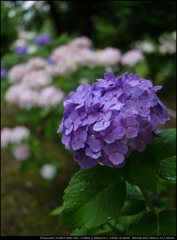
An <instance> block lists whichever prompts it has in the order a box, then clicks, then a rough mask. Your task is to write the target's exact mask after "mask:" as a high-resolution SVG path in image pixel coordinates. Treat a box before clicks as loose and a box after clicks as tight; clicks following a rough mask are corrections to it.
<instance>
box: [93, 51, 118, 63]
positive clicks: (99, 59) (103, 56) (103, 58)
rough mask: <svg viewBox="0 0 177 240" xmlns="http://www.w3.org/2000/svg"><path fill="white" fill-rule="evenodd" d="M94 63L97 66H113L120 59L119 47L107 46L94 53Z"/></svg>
mask: <svg viewBox="0 0 177 240" xmlns="http://www.w3.org/2000/svg"><path fill="white" fill-rule="evenodd" d="M95 55H96V56H95V57H96V64H97V65H99V66H113V65H116V64H117V63H118V62H119V61H120V57H121V52H120V50H119V49H116V48H112V47H107V48H105V49H103V50H100V51H97V52H96V53H95Z"/></svg>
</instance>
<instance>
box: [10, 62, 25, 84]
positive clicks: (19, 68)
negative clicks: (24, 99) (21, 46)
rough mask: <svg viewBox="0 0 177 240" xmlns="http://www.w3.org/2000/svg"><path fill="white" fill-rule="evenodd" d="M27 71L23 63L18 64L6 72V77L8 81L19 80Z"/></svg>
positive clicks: (14, 81)
mask: <svg viewBox="0 0 177 240" xmlns="http://www.w3.org/2000/svg"><path fill="white" fill-rule="evenodd" d="M26 72H27V67H26V65H25V64H23V63H22V64H18V65H15V66H13V67H12V68H11V69H10V70H9V72H8V79H9V82H10V83H16V82H19V81H20V80H21V79H22V78H23V76H24V75H25V74H26Z"/></svg>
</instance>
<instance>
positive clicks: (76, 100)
mask: <svg viewBox="0 0 177 240" xmlns="http://www.w3.org/2000/svg"><path fill="white" fill-rule="evenodd" d="M159 89H161V86H153V84H152V82H151V81H150V80H146V79H143V78H140V77H139V76H138V75H136V74H133V73H130V74H128V73H124V74H122V75H121V76H118V77H115V76H114V74H113V73H112V72H107V73H105V74H104V79H97V82H95V83H93V84H92V85H89V84H87V83H86V84H83V85H81V86H79V87H78V88H77V90H76V91H75V92H70V94H69V95H68V96H67V97H66V98H65V100H64V114H63V119H62V122H61V124H60V126H59V129H58V131H57V132H58V133H59V132H63V136H62V143H63V144H65V147H66V148H67V149H71V150H73V151H74V152H75V160H76V161H77V162H78V164H79V165H80V167H81V168H91V167H93V166H96V165H97V164H98V163H101V164H103V165H107V166H113V167H116V168H122V167H123V166H124V165H125V163H126V159H127V158H128V157H129V156H130V154H131V151H132V150H138V151H139V152H141V151H143V150H144V149H145V148H146V146H147V144H148V143H149V142H150V140H151V139H152V136H153V132H156V127H157V124H158V123H160V124H163V123H165V122H166V121H167V120H169V116H168V113H167V109H166V107H165V106H164V105H163V103H162V102H161V101H160V99H159V98H158V96H157V95H156V91H157V90H159Z"/></svg>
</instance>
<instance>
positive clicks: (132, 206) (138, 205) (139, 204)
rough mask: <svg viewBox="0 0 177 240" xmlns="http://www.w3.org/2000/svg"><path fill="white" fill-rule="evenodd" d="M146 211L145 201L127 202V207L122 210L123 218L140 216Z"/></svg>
mask: <svg viewBox="0 0 177 240" xmlns="http://www.w3.org/2000/svg"><path fill="white" fill-rule="evenodd" d="M145 209H146V204H145V202H144V201H143V200H139V201H134V202H125V205H124V206H123V208H122V209H121V212H120V215H121V216H130V215H134V214H138V213H140V212H142V211H143V210H145Z"/></svg>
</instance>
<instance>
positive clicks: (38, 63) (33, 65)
mask: <svg viewBox="0 0 177 240" xmlns="http://www.w3.org/2000/svg"><path fill="white" fill-rule="evenodd" d="M26 67H27V69H28V71H31V70H37V69H44V68H45V67H46V60H45V59H44V58H41V57H34V58H31V59H30V60H29V61H28V62H27V64H26Z"/></svg>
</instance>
